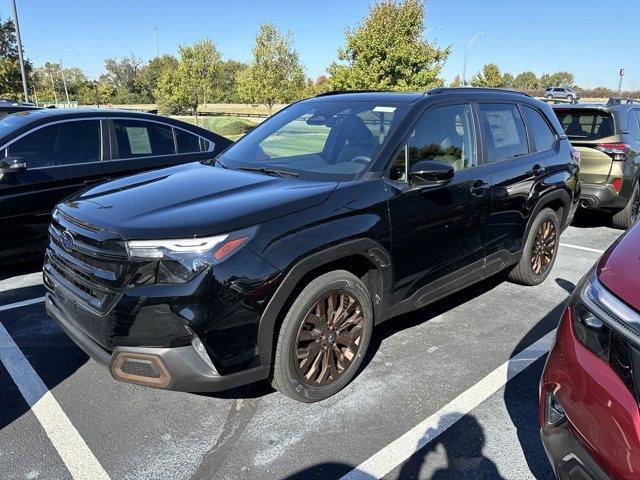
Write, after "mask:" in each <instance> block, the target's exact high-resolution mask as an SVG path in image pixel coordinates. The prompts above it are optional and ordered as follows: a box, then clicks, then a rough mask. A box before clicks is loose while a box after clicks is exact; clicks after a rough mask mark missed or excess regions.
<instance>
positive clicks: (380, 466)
mask: <svg viewBox="0 0 640 480" xmlns="http://www.w3.org/2000/svg"><path fill="white" fill-rule="evenodd" d="M555 332H556V331H555V329H554V330H552V331H551V332H549V333H547V334H546V335H545V336H544V337H542V338H541V339H539V340H538V341H536V342H535V343H533V344H532V345H530V346H529V347H527V348H525V349H524V350H522V351H521V352H520V353H518V354H517V355H515V356H514V357H512V358H511V359H510V360H508V361H506V362H504V363H503V364H502V365H500V366H499V367H498V368H496V369H495V370H494V371H493V372H491V373H489V374H488V375H487V376H486V377H484V378H483V379H482V380H480V381H479V382H478V383H476V384H475V385H474V386H472V387H471V388H470V389H469V390H467V391H465V392H463V393H461V394H460V395H458V396H457V397H456V398H455V399H453V400H452V401H451V402H449V403H448V404H446V405H445V406H444V407H442V408H441V409H440V410H438V411H437V412H436V413H434V414H433V415H431V416H430V417H428V418H426V419H425V420H423V421H422V422H420V423H419V424H418V425H416V426H415V427H413V428H412V429H411V430H409V431H408V432H406V433H405V434H403V435H402V436H401V437H399V438H398V439H396V440H394V441H393V442H391V443H390V444H389V445H387V446H386V447H384V448H383V449H382V450H380V451H378V452H377V453H375V454H374V455H372V456H371V457H369V458H368V459H367V460H365V461H364V462H362V463H361V464H360V465H358V466H357V467H356V468H354V469H353V470H351V471H350V472H349V473H347V474H346V475H345V476H343V477H342V479H341V480H372V479H379V478H382V477H384V476H385V475H386V474H388V473H389V472H391V471H392V470H393V469H394V468H396V467H398V466H399V465H401V464H402V463H403V462H405V461H406V460H408V459H409V457H411V456H412V455H413V454H414V453H416V452H417V451H418V450H420V449H421V448H422V447H424V446H425V445H427V444H428V443H429V442H430V441H432V440H433V439H435V438H436V437H437V436H439V435H440V434H441V433H443V432H444V431H446V430H448V429H449V428H450V427H451V426H453V425H454V424H455V423H456V422H457V421H458V420H460V419H461V418H463V417H464V416H465V415H467V414H468V413H469V412H471V411H472V410H473V409H474V408H476V407H477V406H478V405H480V404H481V403H482V402H484V401H485V400H487V399H488V398H489V397H490V396H491V395H493V394H494V393H496V392H497V391H498V390H499V389H500V388H502V387H503V386H505V385H506V384H507V382H508V381H509V380H511V379H512V378H514V377H515V376H516V375H518V374H519V373H520V372H522V371H523V370H524V369H526V368H527V367H528V366H529V365H531V364H532V363H534V362H535V361H536V360H538V359H539V358H540V357H542V356H543V355H545V354H546V353H547V352H548V351H549V349H550V348H551V345H552V343H553V339H554V337H555Z"/></svg>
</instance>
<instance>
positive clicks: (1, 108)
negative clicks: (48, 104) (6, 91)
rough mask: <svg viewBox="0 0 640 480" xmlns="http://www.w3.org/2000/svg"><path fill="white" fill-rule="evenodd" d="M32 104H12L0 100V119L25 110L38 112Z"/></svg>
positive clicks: (3, 99)
mask: <svg viewBox="0 0 640 480" xmlns="http://www.w3.org/2000/svg"><path fill="white" fill-rule="evenodd" d="M39 109H40V107H36V106H35V105H34V104H33V103H26V102H14V101H13V100H7V99H6V98H0V118H2V117H6V116H7V115H9V114H11V113H16V112H23V111H25V110H39Z"/></svg>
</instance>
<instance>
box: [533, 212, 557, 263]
mask: <svg viewBox="0 0 640 480" xmlns="http://www.w3.org/2000/svg"><path fill="white" fill-rule="evenodd" d="M555 252H556V226H555V224H554V223H553V221H552V220H550V219H547V220H545V221H544V222H542V223H541V224H540V226H539V227H538V230H537V231H536V237H535V238H534V240H533V248H532V252H531V269H532V270H533V273H535V274H536V275H542V274H544V272H546V271H547V268H549V265H550V264H551V260H553V255H554V254H555Z"/></svg>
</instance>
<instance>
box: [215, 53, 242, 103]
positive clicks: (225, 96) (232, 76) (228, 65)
mask: <svg viewBox="0 0 640 480" xmlns="http://www.w3.org/2000/svg"><path fill="white" fill-rule="evenodd" d="M246 68H247V64H246V63H242V62H237V61H236V60H226V61H224V62H222V65H221V66H220V96H219V97H218V98H215V99H214V100H216V101H218V102H223V103H239V102H241V101H242V99H241V98H240V94H239V93H238V85H237V83H238V75H239V74H240V72H242V71H244V70H245V69H246Z"/></svg>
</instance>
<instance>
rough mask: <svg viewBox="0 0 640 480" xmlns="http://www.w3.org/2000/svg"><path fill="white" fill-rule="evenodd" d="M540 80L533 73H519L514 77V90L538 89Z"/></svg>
mask: <svg viewBox="0 0 640 480" xmlns="http://www.w3.org/2000/svg"><path fill="white" fill-rule="evenodd" d="M539 85H540V80H538V77H537V75H536V74H535V73H533V72H531V71H526V72H522V73H519V74H518V75H516V78H514V79H513V86H514V88H518V89H520V90H535V89H536V88H539Z"/></svg>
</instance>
